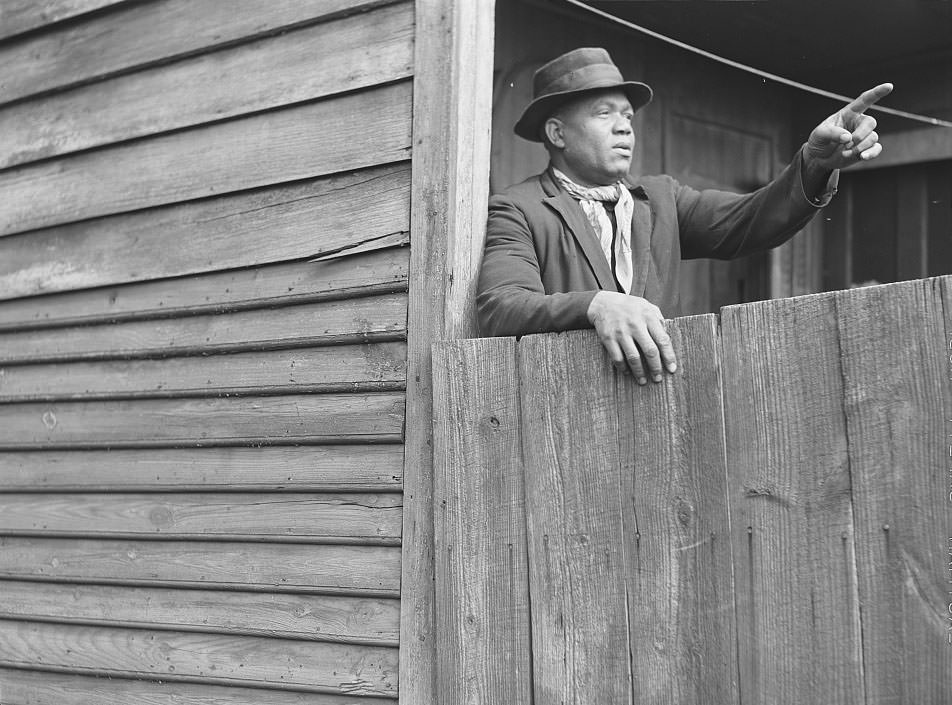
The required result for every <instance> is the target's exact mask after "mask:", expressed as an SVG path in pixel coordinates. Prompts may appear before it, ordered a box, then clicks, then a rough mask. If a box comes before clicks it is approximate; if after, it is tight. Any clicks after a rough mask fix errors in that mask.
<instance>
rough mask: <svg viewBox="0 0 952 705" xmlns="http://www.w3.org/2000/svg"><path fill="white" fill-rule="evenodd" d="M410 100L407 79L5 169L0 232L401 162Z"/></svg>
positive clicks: (407, 137)
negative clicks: (368, 119)
mask: <svg viewBox="0 0 952 705" xmlns="http://www.w3.org/2000/svg"><path fill="white" fill-rule="evenodd" d="M410 102H411V95H410V83H409V82H407V81H404V82H401V83H396V84H391V85H388V86H384V87H381V88H377V89H374V90H372V91H361V92H359V93H352V94H348V95H345V96H343V97H339V98H333V99H329V100H323V101H319V102H316V103H304V104H300V105H296V106H293V107H289V108H286V109H284V110H279V111H274V112H265V113H260V114H257V115H252V116H249V117H244V118H240V119H237V120H231V121H227V122H221V123H217V124H214V125H208V126H205V127H197V128H193V129H189V130H185V131H182V132H174V133H171V134H167V135H161V136H158V137H151V138H147V139H142V140H135V141H132V142H128V143H124V144H119V145H115V146H112V147H107V148H104V149H99V150H93V151H90V152H83V153H81V154H78V155H74V156H71V157H68V158H61V159H53V160H50V161H44V162H40V163H37V164H31V165H27V166H20V167H14V168H12V169H7V170H5V171H2V172H0V194H2V195H3V208H2V210H0V235H9V234H11V233H16V232H20V231H24V230H31V229H35V228H44V227H49V226H51V225H57V224H60V223H66V222H71V221H74V220H81V219H84V218H94V217H97V216H102V215H109V214H112V213H123V212H127V211H133V210H138V209H142V208H151V207H154V206H159V205H164V204H167V203H175V202H178V201H184V200H188V199H193V198H205V197H208V196H213V195H218V194H221V193H227V192H232V191H240V190H243V189H250V188H257V187H261V186H268V185H272V184H276V183H282V182H286V181H294V180H297V179H309V178H313V177H316V176H323V175H327V174H333V173H335V172H339V171H348V170H351V169H361V168H365V167H370V166H376V165H378V164H387V163H391V162H396V161H401V160H404V159H406V158H407V157H408V156H409V152H410ZM371 106H372V107H371ZM368 111H369V112H371V113H372V114H373V116H374V119H373V124H374V129H373V130H368V129H366V119H365V116H367V114H368Z"/></svg>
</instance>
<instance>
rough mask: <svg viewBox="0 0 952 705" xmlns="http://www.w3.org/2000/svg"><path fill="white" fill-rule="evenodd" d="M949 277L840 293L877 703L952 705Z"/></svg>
mask: <svg viewBox="0 0 952 705" xmlns="http://www.w3.org/2000/svg"><path fill="white" fill-rule="evenodd" d="M950 282H952V277H943V278H942V279H927V280H921V281H912V282H902V283H899V284H891V285H888V286H877V287H869V288H864V289H855V290H852V291H842V292H837V294H836V310H837V313H836V319H837V322H838V328H839V331H840V341H841V342H840V345H841V359H842V364H843V378H844V393H845V397H846V405H845V411H846V430H847V435H848V439H849V453H850V473H851V476H852V480H853V482H852V491H853V498H854V513H855V523H856V529H855V536H856V539H855V540H856V554H857V561H858V563H859V565H860V566H863V567H864V569H863V570H861V571H860V574H859V596H860V601H861V604H862V606H863V607H862V617H863V664H864V667H865V675H866V679H865V685H866V703H868V704H874V703H875V704H876V705H884V704H885V703H895V702H909V703H914V702H920V703H930V702H931V703H944V702H952V681H950V679H949V677H948V675H949V663H950V660H949V658H950V657H949V654H950V652H949V649H950V648H952V647H950V645H949V643H948V638H947V637H948V626H949V622H948V619H949V613H948V609H947V608H948V605H949V596H948V590H949V584H948V571H946V570H942V568H943V566H944V565H945V564H946V563H948V558H949V544H948V539H949V533H948V529H949V525H950V512H949V494H948V492H947V491H941V490H940V488H943V487H945V488H946V490H948V478H949V470H948V468H949V463H950V454H949V450H948V449H949V447H952V446H950V443H949V442H943V439H946V441H948V439H949V426H950V421H949V420H950V419H952V413H950V411H952V384H950V374H949V372H950V368H949V355H950V352H952V350H950V345H952V344H950V341H952V337H950V331H952V296H950V293H952V292H950V291H949V284H950Z"/></svg>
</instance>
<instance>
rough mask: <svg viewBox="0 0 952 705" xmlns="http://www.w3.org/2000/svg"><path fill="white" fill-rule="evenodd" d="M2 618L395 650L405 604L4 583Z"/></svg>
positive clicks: (334, 597)
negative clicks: (387, 647) (271, 638)
mask: <svg viewBox="0 0 952 705" xmlns="http://www.w3.org/2000/svg"><path fill="white" fill-rule="evenodd" d="M0 590H2V591H3V601H2V602H0V618H2V619H19V620H31V621H46V622H63V623H68V624H97V623H98V624H108V625H110V626H125V627H146V628H149V629H172V630H178V631H197V632H207V633H210V634H232V635H235V634H251V635H256V636H272V637H281V638H284V639H304V640H308V641H327V642H335V643H346V644H370V645H375V646H396V645H397V641H398V638H399V632H400V603H399V601H398V600H394V599H384V598H374V597H346V596H339V595H298V594H291V593H285V594H281V595H274V594H262V593H260V592H239V591H235V590H232V591H228V592H226V591H221V590H188V589H175V588H143V587H125V586H115V585H77V584H73V585H60V584H57V583H44V582H29V581H23V580H6V581H2V582H0Z"/></svg>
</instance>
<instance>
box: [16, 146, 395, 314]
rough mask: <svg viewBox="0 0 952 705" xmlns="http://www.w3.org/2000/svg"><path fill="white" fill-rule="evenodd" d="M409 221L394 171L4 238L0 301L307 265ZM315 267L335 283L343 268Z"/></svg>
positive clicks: (391, 167) (339, 176) (339, 265)
mask: <svg viewBox="0 0 952 705" xmlns="http://www.w3.org/2000/svg"><path fill="white" fill-rule="evenodd" d="M371 199H372V200H373V203H374V208H371V209H368V208H367V207H366V204H367V202H368V201H369V200H371ZM409 214H410V169H409V164H407V163H400V164H395V165H389V166H384V167H379V168H374V169H369V170H364V171H359V172H354V173H346V174H337V175H334V176H330V177H325V178H320V179H312V180H308V181H304V182H301V183H296V184H284V185H281V186H278V187H274V188H266V189H262V190H258V191H251V192H247V193H237V194H230V195H226V196H222V197H216V198H210V199H205V200H201V201H193V202H189V203H183V204H178V205H172V206H164V207H161V208H155V209H150V210H146V211H139V212H136V213H131V214H127V215H117V216H111V217H106V218H96V219H93V220H87V221H83V222H80V223H71V224H69V225H63V226H59V227H54V228H50V229H47V230H40V231H37V232H31V233H28V234H24V235H17V236H12V237H6V238H0V298H15V297H20V296H31V295H33V294H40V293H50V292H57V291H70V290H73V289H85V288H90V287H97V286H106V285H113V284H122V283H126V282H136V281H142V280H149V279H160V278H164V277H177V276H182V275H186V274H196V273H201V272H214V271H218V270H223V269H232V268H235V267H250V266H253V265H260V264H265V263H270V262H281V261H285V260H291V259H301V258H305V257H311V256H314V255H316V254H319V253H321V252H326V251H334V250H338V249H340V248H343V247H347V246H352V245H355V244H357V243H358V242H362V241H365V240H375V239H378V238H382V237H383V236H386V235H391V234H393V233H397V232H407V231H408V230H409V227H410V226H409ZM355 222H359V223H360V228H357V229H355V228H354V227H353V224H354V223H355ZM262 233H268V237H262V236H261V234H262ZM311 267H312V269H310V270H309V271H311V272H327V273H328V276H330V277H334V276H335V275H339V274H341V273H342V270H345V271H346V267H347V265H346V263H343V262H342V263H337V264H335V263H333V262H325V263H320V264H316V263H315V264H312V265H311ZM233 291H235V290H233ZM252 291H253V290H252ZM185 293H191V292H190V291H189V289H188V287H186V288H185ZM179 305H180V306H181V305H182V304H181V303H180V304H179ZM39 306H40V307H42V306H43V304H39Z"/></svg>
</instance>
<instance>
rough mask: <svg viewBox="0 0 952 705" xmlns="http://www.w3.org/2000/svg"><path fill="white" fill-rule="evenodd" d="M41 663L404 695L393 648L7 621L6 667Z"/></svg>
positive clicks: (1, 633)
mask: <svg viewBox="0 0 952 705" xmlns="http://www.w3.org/2000/svg"><path fill="white" fill-rule="evenodd" d="M34 664H43V666H44V667H46V668H50V667H53V668H59V669H67V670H69V671H76V672H80V673H96V674H101V675H110V676H112V675H117V676H123V677H126V678H130V677H131V678H136V677H138V678H143V677H145V678H147V677H152V678H161V679H162V680H181V679H183V678H189V679H201V680H203V681H206V682H211V683H223V684H228V685H239V684H241V685H244V684H253V685H259V686H267V685H271V684H274V683H280V685H281V687H284V688H299V689H302V690H310V691H318V692H322V691H323V692H331V693H339V694H348V693H352V694H360V695H389V696H393V695H396V693H397V683H396V679H397V650H396V649H393V648H388V647H381V646H353V645H347V644H328V643H322V642H314V641H292V640H286V639H267V638H263V637H252V636H242V637H234V636H222V635H213V634H192V633H187V632H169V631H151V630H143V629H123V628H108V627H90V626H74V625H60V624H44V623H38V622H32V623H31V622H19V621H13V620H11V621H5V620H0V665H3V666H8V667H14V668H16V667H20V668H24V667H29V666H31V665H34Z"/></svg>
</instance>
